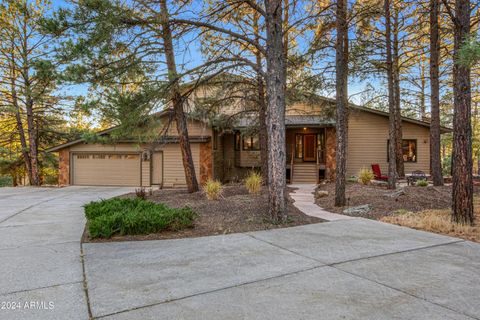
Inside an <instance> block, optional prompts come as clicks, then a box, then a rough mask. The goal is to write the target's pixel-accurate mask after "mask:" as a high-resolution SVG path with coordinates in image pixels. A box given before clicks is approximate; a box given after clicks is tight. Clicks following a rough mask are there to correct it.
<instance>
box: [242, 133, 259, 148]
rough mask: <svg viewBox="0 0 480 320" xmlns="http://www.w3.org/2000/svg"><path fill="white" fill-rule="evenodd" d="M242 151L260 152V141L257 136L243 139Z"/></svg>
mask: <svg viewBox="0 0 480 320" xmlns="http://www.w3.org/2000/svg"><path fill="white" fill-rule="evenodd" d="M243 150H244V151H256V150H260V140H259V138H258V134H256V135H252V136H245V137H243Z"/></svg>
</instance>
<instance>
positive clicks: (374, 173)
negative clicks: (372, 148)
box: [372, 163, 388, 181]
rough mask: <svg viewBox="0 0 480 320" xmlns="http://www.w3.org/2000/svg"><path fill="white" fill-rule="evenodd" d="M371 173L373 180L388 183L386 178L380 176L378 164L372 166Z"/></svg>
mask: <svg viewBox="0 0 480 320" xmlns="http://www.w3.org/2000/svg"><path fill="white" fill-rule="evenodd" d="M372 171H373V175H374V176H375V180H381V181H388V176H382V171H381V170H380V165H379V164H378V163H374V164H372Z"/></svg>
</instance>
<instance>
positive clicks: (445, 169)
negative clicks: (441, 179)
mask: <svg viewBox="0 0 480 320" xmlns="http://www.w3.org/2000/svg"><path fill="white" fill-rule="evenodd" d="M442 174H443V175H444V176H447V177H448V176H450V175H451V174H452V156H451V155H449V156H446V157H445V158H443V159H442Z"/></svg>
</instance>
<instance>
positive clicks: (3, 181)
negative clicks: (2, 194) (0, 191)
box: [0, 176, 13, 187]
mask: <svg viewBox="0 0 480 320" xmlns="http://www.w3.org/2000/svg"><path fill="white" fill-rule="evenodd" d="M11 186H13V181H12V177H11V176H0V187H11Z"/></svg>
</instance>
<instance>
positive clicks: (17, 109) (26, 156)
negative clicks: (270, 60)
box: [10, 54, 32, 184]
mask: <svg viewBox="0 0 480 320" xmlns="http://www.w3.org/2000/svg"><path fill="white" fill-rule="evenodd" d="M11 59H12V61H11V63H12V66H11V70H10V71H11V75H10V77H11V78H10V85H11V92H10V94H11V96H12V104H13V106H14V107H15V120H16V124H17V132H18V136H19V138H20V146H21V148H22V151H21V152H22V156H23V162H24V163H25V169H26V170H27V175H28V182H29V183H30V184H32V165H31V162H30V155H29V154H28V145H27V139H26V137H25V129H24V127H23V123H22V116H21V113H20V106H19V105H18V99H17V90H16V88H15V86H16V81H15V57H14V56H13V54H12V57H11Z"/></svg>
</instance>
